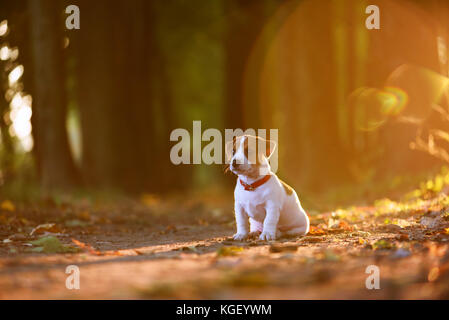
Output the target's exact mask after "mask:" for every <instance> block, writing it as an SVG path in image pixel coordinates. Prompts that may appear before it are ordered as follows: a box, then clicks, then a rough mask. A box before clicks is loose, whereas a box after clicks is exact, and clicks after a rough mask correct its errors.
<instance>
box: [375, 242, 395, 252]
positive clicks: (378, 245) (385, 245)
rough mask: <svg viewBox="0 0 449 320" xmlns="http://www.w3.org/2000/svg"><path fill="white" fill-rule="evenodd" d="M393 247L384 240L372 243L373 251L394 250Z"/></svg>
mask: <svg viewBox="0 0 449 320" xmlns="http://www.w3.org/2000/svg"><path fill="white" fill-rule="evenodd" d="M394 248H395V245H394V244H393V243H391V242H389V241H387V240H385V239H381V240H377V241H376V242H374V243H373V249H374V250H379V249H394Z"/></svg>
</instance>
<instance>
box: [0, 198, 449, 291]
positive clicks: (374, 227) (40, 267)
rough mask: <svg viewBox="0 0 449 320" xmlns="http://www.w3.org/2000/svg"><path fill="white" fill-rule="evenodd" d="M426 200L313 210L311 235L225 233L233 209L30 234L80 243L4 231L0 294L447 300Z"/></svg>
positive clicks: (441, 213)
mask: <svg viewBox="0 0 449 320" xmlns="http://www.w3.org/2000/svg"><path fill="white" fill-rule="evenodd" d="M427 205H428V206H427V209H426V210H416V208H411V207H407V209H404V208H396V209H393V208H391V210H390V211H388V212H383V211H382V208H380V207H376V208H374V207H369V208H352V209H349V210H346V211H342V210H340V211H336V212H333V213H327V214H320V215H313V216H312V219H311V221H312V226H313V227H312V229H311V233H310V234H309V235H308V236H306V237H302V238H293V239H279V240H278V241H275V242H271V243H266V242H260V241H255V240H248V241H245V242H235V241H231V240H230V238H229V237H230V236H231V235H232V234H233V233H234V227H233V225H232V217H231V218H230V219H231V220H229V219H225V220H224V221H221V222H215V223H211V224H209V223H207V222H204V221H202V220H200V222H199V223H194V224H184V225H177V226H176V227H174V226H173V225H171V224H168V225H158V227H145V226H136V225H135V224H134V225H132V226H128V227H124V226H123V224H120V225H119V226H117V225H114V224H112V225H109V224H104V225H102V224H99V225H97V224H96V225H95V226H92V225H90V226H88V227H85V226H77V227H73V228H68V229H64V230H52V228H54V227H55V226H53V227H51V228H50V229H48V230H47V231H45V233H43V234H41V235H39V236H36V234H34V238H39V237H41V238H42V237H48V236H54V237H57V238H58V239H59V240H60V241H61V243H63V244H65V245H67V246H70V248H77V250H79V251H80V252H77V253H54V254H48V253H45V252H44V253H30V252H28V251H30V250H29V248H31V249H33V248H34V249H35V247H36V245H31V244H30V240H29V239H26V238H25V239H24V238H23V237H17V236H16V237H9V238H12V240H11V239H9V238H8V240H9V241H6V242H5V241H4V240H3V242H2V243H1V244H0V253H1V256H0V298H1V299H16V298H21V299H23V298H25V299H48V298H62V299H79V298H83V299H98V298H100V299H107V298H112V299H115V298H120V299H121V298H143V299H157V298H186V299H189V298H193V299H195V298H206V299H227V298H237V299H240V298H241V299H324V298H325V299H379V298H380V299H415V298H440V299H441V298H444V299H447V298H449V229H447V228H448V227H449V222H448V221H447V219H446V218H447V214H446V211H445V209H444V208H441V206H440V207H439V208H438V209H439V210H438V211H435V210H433V209H434V208H433V207H432V204H429V203H428V204H427ZM388 206H390V207H391V204H388ZM421 209H422V208H421ZM228 218H229V217H228ZM89 219H91V220H92V218H91V217H89ZM47 227H48V226H47ZM51 231H53V232H51ZM58 231H59V232H58ZM8 232H9V233H11V232H10V231H5V230H4V231H3V234H2V237H1V238H0V239H2V238H5V234H6V233H8ZM72 239H75V241H76V243H77V244H76V245H75V244H74V243H73V240H72ZM0 242H1V241H0ZM68 265H76V266H78V267H79V270H80V289H79V290H68V289H67V288H66V279H67V277H68V276H69V275H68V274H66V273H65V271H66V267H67V266H68ZM370 265H375V266H377V267H378V268H379V271H380V289H379V290H376V289H373V290H368V289H367V288H366V284H365V282H366V279H367V277H368V276H370V274H367V273H366V269H367V267H368V266H370Z"/></svg>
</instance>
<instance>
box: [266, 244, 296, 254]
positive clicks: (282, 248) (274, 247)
mask: <svg viewBox="0 0 449 320" xmlns="http://www.w3.org/2000/svg"><path fill="white" fill-rule="evenodd" d="M296 250H298V246H295V245H286V246H280V245H271V246H270V252H271V253H279V252H285V251H290V252H294V251H296Z"/></svg>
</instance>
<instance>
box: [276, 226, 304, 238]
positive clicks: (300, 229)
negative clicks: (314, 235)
mask: <svg viewBox="0 0 449 320" xmlns="http://www.w3.org/2000/svg"><path fill="white" fill-rule="evenodd" d="M308 232H309V226H308V225H305V226H301V227H298V228H293V229H290V230H287V231H283V232H282V236H284V237H288V236H290V237H291V236H305V235H306V234H307V233H308Z"/></svg>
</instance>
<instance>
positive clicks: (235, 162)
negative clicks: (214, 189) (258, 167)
mask: <svg viewBox="0 0 449 320" xmlns="http://www.w3.org/2000/svg"><path fill="white" fill-rule="evenodd" d="M231 166H233V167H234V168H236V167H238V166H239V164H238V163H237V161H236V160H235V159H233V160H232V162H231Z"/></svg>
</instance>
